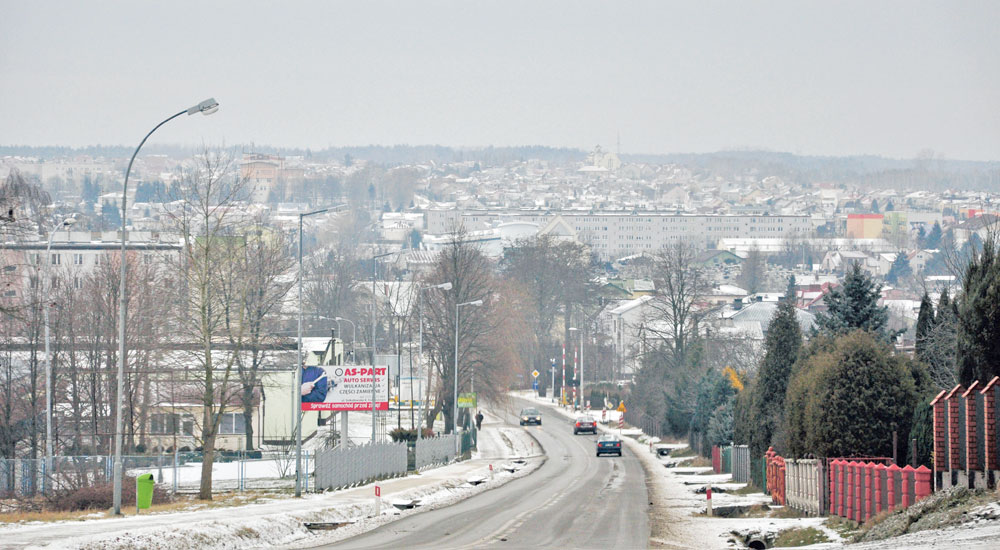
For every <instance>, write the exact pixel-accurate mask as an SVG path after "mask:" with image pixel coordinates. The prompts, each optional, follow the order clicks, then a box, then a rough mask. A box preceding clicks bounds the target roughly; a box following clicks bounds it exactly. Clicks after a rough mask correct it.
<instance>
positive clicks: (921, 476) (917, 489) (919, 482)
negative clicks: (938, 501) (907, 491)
mask: <svg viewBox="0 0 1000 550" xmlns="http://www.w3.org/2000/svg"><path fill="white" fill-rule="evenodd" d="M915 474H916V476H917V477H916V482H915V483H914V484H913V492H914V493H916V494H917V500H920V499H922V498H924V497H928V496H930V494H931V471H930V470H929V469H927V466H920V467H919V468H917V471H916V472H915Z"/></svg>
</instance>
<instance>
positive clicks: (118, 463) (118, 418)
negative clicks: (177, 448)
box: [113, 98, 219, 516]
mask: <svg viewBox="0 0 1000 550" xmlns="http://www.w3.org/2000/svg"><path fill="white" fill-rule="evenodd" d="M218 110H219V102H217V101H215V99H214V98H208V99H206V100H205V101H202V102H201V103H199V104H197V105H194V106H193V107H191V108H188V109H185V110H183V111H181V112H179V113H176V114H174V115H171V116H169V117H168V118H167V119H166V120H164V121H163V122H161V123H159V124H157V125H156V126H154V127H153V129H152V130H150V131H149V133H148V134H146V137H144V138H142V141H140V142H139V146H138V147H136V148H135V152H134V153H132V158H131V159H130V160H129V161H128V168H126V169H125V183H124V185H122V228H121V232H122V252H121V258H120V259H119V260H120V261H121V264H122V265H121V286H120V287H119V291H118V297H119V298H118V391H117V395H116V396H115V401H116V409H117V412H116V415H115V463H114V470H113V476H114V509H113V512H114V514H115V515H116V516H120V515H121V513H122V392H124V391H125V359H126V357H127V356H126V355H125V351H126V350H125V304H126V303H127V302H128V288H127V287H126V286H125V263H126V262H125V219H126V217H127V212H128V211H127V209H126V202H127V200H128V176H129V174H130V173H131V172H132V163H133V162H135V156H136V155H138V154H139V149H142V146H143V145H145V143H146V140H147V139H149V136H151V135H153V132H155V131H157V130H158V129H159V128H160V126H163V125H164V124H166V123H168V122H170V121H171V120H173V119H175V118H177V117H179V116H181V115H183V114H188V115H193V114H195V113H201V114H203V115H206V116H207V115H210V114H212V113H214V112H216V111H218Z"/></svg>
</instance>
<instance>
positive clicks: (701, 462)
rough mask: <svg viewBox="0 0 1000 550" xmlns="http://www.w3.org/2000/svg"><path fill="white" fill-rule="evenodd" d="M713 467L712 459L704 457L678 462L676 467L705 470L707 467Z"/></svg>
mask: <svg viewBox="0 0 1000 550" xmlns="http://www.w3.org/2000/svg"><path fill="white" fill-rule="evenodd" d="M711 466H712V460H711V459H709V458H705V457H703V456H696V457H693V458H689V459H687V460H682V461H680V462H678V463H677V466H676V467H677V468H705V467H711ZM711 473H715V472H711Z"/></svg>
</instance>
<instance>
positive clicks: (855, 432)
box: [785, 330, 917, 457]
mask: <svg viewBox="0 0 1000 550" xmlns="http://www.w3.org/2000/svg"><path fill="white" fill-rule="evenodd" d="M910 363H911V361H910V360H909V359H907V358H905V357H902V356H898V355H895V354H894V353H893V351H892V349H891V347H890V345H889V344H888V343H887V342H886V341H885V340H883V339H881V338H880V339H879V340H876V338H875V337H874V336H873V335H872V334H871V333H868V332H864V331H860V330H859V331H854V332H851V333H849V334H847V335H844V336H841V337H839V338H837V339H836V340H834V341H833V342H832V343H831V345H830V346H829V349H823V348H822V347H821V348H820V349H818V350H817V353H815V354H814V355H811V356H809V357H807V358H806V359H805V360H804V361H803V363H802V364H801V365H797V366H796V372H795V374H794V375H793V377H792V380H791V381H790V383H789V388H788V394H787V396H786V399H785V402H786V405H787V409H786V414H787V417H786V432H787V433H786V436H787V440H788V443H789V448H790V449H789V450H790V451H791V454H792V456H803V455H805V454H806V453H812V454H814V455H817V456H825V457H834V456H891V454H892V432H893V430H896V431H897V432H898V433H899V435H900V436H901V437H900V439H901V440H902V441H906V436H907V435H908V434H909V431H910V423H911V422H912V418H913V410H914V407H915V406H916V404H917V391H916V386H915V383H914V375H913V372H912V370H911V364H910Z"/></svg>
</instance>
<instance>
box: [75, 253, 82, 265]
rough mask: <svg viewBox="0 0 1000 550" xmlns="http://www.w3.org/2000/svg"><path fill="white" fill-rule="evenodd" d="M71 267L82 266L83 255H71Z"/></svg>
mask: <svg viewBox="0 0 1000 550" xmlns="http://www.w3.org/2000/svg"><path fill="white" fill-rule="evenodd" d="M73 265H83V254H73Z"/></svg>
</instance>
